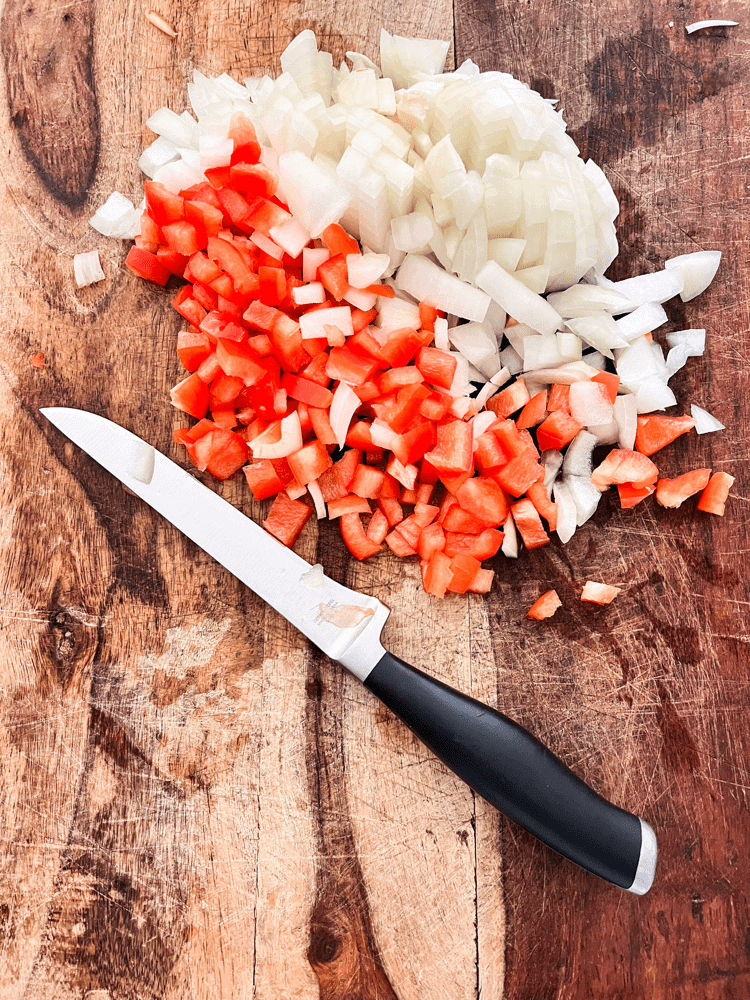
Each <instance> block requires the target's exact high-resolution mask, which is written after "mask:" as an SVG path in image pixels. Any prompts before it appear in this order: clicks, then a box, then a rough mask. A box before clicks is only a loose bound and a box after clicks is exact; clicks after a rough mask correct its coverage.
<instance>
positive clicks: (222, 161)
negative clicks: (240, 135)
mask: <svg viewBox="0 0 750 1000" xmlns="http://www.w3.org/2000/svg"><path fill="white" fill-rule="evenodd" d="M198 152H199V153H200V164H201V170H212V169H215V168H216V167H228V166H229V164H230V163H231V161H232V153H233V152H234V142H233V140H232V139H227V138H225V137H224V136H218V135H202V136H201V137H200V138H199V139H198Z"/></svg>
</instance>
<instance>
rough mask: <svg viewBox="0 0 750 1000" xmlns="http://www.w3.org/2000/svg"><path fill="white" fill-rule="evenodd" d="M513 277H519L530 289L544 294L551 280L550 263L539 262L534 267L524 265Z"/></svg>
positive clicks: (538, 293)
mask: <svg viewBox="0 0 750 1000" xmlns="http://www.w3.org/2000/svg"><path fill="white" fill-rule="evenodd" d="M513 277H514V278H517V279H518V280H519V281H520V282H521V284H523V285H526V287H527V288H528V289H529V290H530V291H532V292H536V293H537V295H542V294H543V293H544V291H545V289H546V288H547V282H548V281H549V265H548V264H537V265H536V266H534V267H523V268H521V270H520V271H516V272H515V273H514V275H513Z"/></svg>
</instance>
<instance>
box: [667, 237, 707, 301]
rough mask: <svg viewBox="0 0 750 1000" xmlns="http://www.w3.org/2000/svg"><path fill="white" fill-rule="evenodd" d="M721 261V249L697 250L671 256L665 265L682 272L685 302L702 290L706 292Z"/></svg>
mask: <svg viewBox="0 0 750 1000" xmlns="http://www.w3.org/2000/svg"><path fill="white" fill-rule="evenodd" d="M720 263H721V251H720V250H697V251H696V252H695V253H684V254H680V256H679V257H670V259H669V260H668V261H666V262H665V264H664V267H665V268H666V269H667V270H671V269H675V270H677V271H679V272H680V274H681V275H682V279H683V288H682V291H681V292H680V298H681V299H682V301H683V302H690V300H691V299H694V298H695V297H696V296H697V295H700V293H701V292H705V290H706V289H707V288H708V286H709V285H710V284H711V282H712V281H713V280H714V276H715V275H716V272H717V271H718V270H719V264H720Z"/></svg>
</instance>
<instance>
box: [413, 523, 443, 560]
mask: <svg viewBox="0 0 750 1000" xmlns="http://www.w3.org/2000/svg"><path fill="white" fill-rule="evenodd" d="M444 549H445V531H444V530H443V528H442V525H440V524H429V525H428V526H427V527H426V528H423V529H422V532H421V534H420V536H419V542H418V545H417V551H418V552H419V556H420V558H421V559H430V558H432V556H433V554H434V553H435V552H442V551H443V550H444Z"/></svg>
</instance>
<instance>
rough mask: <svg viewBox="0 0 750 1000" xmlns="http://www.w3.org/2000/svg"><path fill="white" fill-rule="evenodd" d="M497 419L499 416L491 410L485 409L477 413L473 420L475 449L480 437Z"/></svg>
mask: <svg viewBox="0 0 750 1000" xmlns="http://www.w3.org/2000/svg"><path fill="white" fill-rule="evenodd" d="M496 420H497V417H496V416H495V414H494V413H493V412H492V411H491V410H484V411H483V412H482V413H477V415H476V416H475V417H474V418H473V420H472V421H471V434H472V440H473V442H474V449H475V450H476V447H477V441H478V440H479V438H480V437H481V436H482V434H484V432H485V431H486V430H488V429H489V428H490V427H491V425H492V424H494V422H495V421H496Z"/></svg>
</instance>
